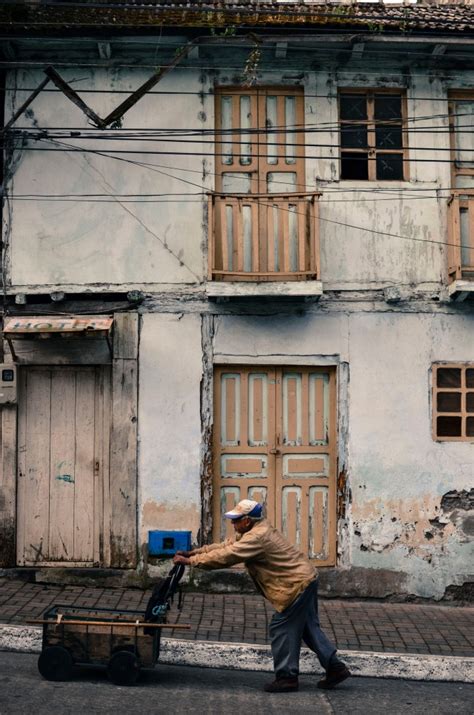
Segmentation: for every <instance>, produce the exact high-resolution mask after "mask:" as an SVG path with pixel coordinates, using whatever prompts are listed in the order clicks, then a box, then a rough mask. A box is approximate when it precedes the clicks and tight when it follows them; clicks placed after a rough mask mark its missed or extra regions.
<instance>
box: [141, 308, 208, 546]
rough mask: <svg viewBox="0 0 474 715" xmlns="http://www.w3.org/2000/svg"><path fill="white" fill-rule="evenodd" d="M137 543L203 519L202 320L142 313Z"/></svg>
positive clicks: (193, 528)
mask: <svg viewBox="0 0 474 715" xmlns="http://www.w3.org/2000/svg"><path fill="white" fill-rule="evenodd" d="M139 374H140V387H139V409H138V425H139V465H138V475H139V479H138V483H139V508H138V519H139V543H140V544H144V543H146V542H147V540H148V535H147V532H148V530H149V529H176V528H178V529H186V530H191V531H192V532H193V539H194V541H196V536H197V531H198V529H199V527H200V518H201V481H200V446H201V425H200V381H201V374H202V359H201V320H200V317H199V316H196V315H182V316H177V315H163V314H161V315H158V314H153V315H144V316H142V326H141V337H140V365H139Z"/></svg>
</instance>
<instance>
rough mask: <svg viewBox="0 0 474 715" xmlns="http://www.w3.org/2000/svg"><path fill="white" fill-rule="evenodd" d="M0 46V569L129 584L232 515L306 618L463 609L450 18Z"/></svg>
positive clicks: (464, 487)
mask: <svg viewBox="0 0 474 715" xmlns="http://www.w3.org/2000/svg"><path fill="white" fill-rule="evenodd" d="M0 25H1V32H2V34H3V35H4V42H3V61H2V63H1V66H2V67H3V71H4V126H5V131H4V133H3V144H4V164H3V178H4V184H3V185H4V197H3V262H2V276H3V286H4V287H3V310H4V341H3V346H4V363H5V364H8V365H16V377H17V382H18V397H17V400H16V401H15V402H14V403H10V404H7V405H5V406H3V408H2V461H1V470H0V525H1V528H2V542H1V543H2V547H1V559H2V565H3V566H4V567H7V568H10V567H24V568H40V567H41V568H52V567H55V566H56V567H57V566H61V567H74V566H75V567H85V568H92V567H97V566H99V567H104V568H121V569H129V570H133V571H138V572H143V571H146V570H149V571H150V572H153V568H154V566H153V565H151V562H150V561H149V559H148V557H147V538H148V537H147V535H148V530H150V529H190V530H192V534H193V540H194V542H196V543H197V542H206V541H209V540H211V539H220V537H221V536H224V535H225V528H226V525H225V523H224V522H223V520H222V518H221V514H222V512H223V510H225V509H227V508H229V507H230V506H232V505H233V504H234V503H235V502H236V501H238V500H239V499H240V498H244V497H247V496H249V497H251V498H257V499H259V500H263V501H264V502H265V504H266V510H267V515H268V516H269V518H270V519H271V520H272V521H273V522H274V523H275V524H276V525H278V526H279V527H280V528H282V530H283V531H284V532H285V533H286V534H287V536H288V538H290V539H291V540H292V541H294V542H295V543H298V544H299V546H300V547H301V549H302V550H303V551H305V552H306V553H308V555H309V556H310V557H311V558H312V559H313V560H314V562H315V564H316V565H318V566H320V567H321V580H322V584H323V590H324V591H325V592H326V593H328V594H330V595H352V596H364V597H365V596H367V597H371V596H372V597H387V596H397V597H407V596H409V597H422V598H435V599H442V598H452V597H463V598H465V597H466V596H467V593H468V589H469V583H470V582H472V556H473V549H472V535H473V532H474V514H473V511H472V508H473V504H472V487H473V477H474V459H473V441H474V311H473V305H474V303H473V302H472V298H473V297H474V223H473V219H472V216H473V215H474V210H473V208H472V207H473V206H474V198H473V197H474V150H473V148H472V147H473V143H472V136H473V132H474V120H473V117H474V55H473V52H472V48H473V45H474V34H473V31H474V10H473V8H472V7H470V6H469V5H468V4H464V3H457V4H456V3H453V4H452V5H446V4H444V3H418V4H417V5H410V4H407V5H401V6H398V5H395V6H392V5H383V4H378V5H374V4H371V5H365V4H364V5H362V4H360V5H359V4H355V3H335V2H328V3H326V4H323V3H321V4H316V3H309V2H308V3H305V4H294V3H267V4H264V3H258V2H257V3H252V4H247V3H242V4H241V5H239V4H237V5H235V4H234V5H227V3H219V4H217V3H216V4H214V3H213V2H209V3H206V4H205V5H203V4H202V3H187V4H186V5H183V4H181V3H179V2H177V3H169V4H168V3H151V4H148V5H147V6H144V5H142V4H141V3H134V5H133V6H127V7H125V4H124V3H120V2H113V3H108V4H102V3H95V4H94V3H83V4H82V5H81V7H80V8H79V7H77V8H76V7H74V5H72V6H71V5H66V4H62V3H61V2H58V3H48V2H43V3H39V4H37V3H35V4H33V3H12V4H11V5H10V6H7V5H6V6H4V7H2V8H1V9H0ZM7 33H8V35H9V37H8V40H7ZM137 88H142V90H141V91H139V92H138V94H134V93H135V92H136V90H137ZM130 97H131V99H129V98H130ZM123 102H125V104H122V103H123ZM470 572H471V575H470Z"/></svg>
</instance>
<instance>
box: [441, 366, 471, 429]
mask: <svg viewBox="0 0 474 715" xmlns="http://www.w3.org/2000/svg"><path fill="white" fill-rule="evenodd" d="M443 368H454V369H457V370H461V385H460V387H439V386H438V384H437V382H438V381H437V376H438V370H440V369H443ZM467 370H474V362H434V363H433V364H432V365H431V372H432V377H431V403H432V404H431V408H432V437H433V440H434V441H435V442H474V435H467V434H466V422H467V418H468V417H471V418H472V419H474V412H468V410H467V404H466V403H467V394H468V393H470V392H472V393H474V386H473V387H468V386H467V381H466V372H467ZM453 392H454V393H458V394H460V396H461V409H460V411H459V412H454V411H445V412H441V411H439V410H438V407H437V403H438V401H437V396H438V395H439V394H443V393H453ZM450 416H451V417H460V418H461V434H460V435H438V427H437V419H438V417H450Z"/></svg>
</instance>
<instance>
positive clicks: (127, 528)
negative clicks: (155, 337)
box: [110, 312, 138, 568]
mask: <svg viewBox="0 0 474 715" xmlns="http://www.w3.org/2000/svg"><path fill="white" fill-rule="evenodd" d="M114 320H115V322H114V359H113V362H112V432H111V438H110V514H111V517H110V519H111V524H110V552H111V566H113V567H116V568H134V567H135V566H136V564H137V409H138V404H137V401H138V314H137V313H135V312H133V313H116V314H115V316H114Z"/></svg>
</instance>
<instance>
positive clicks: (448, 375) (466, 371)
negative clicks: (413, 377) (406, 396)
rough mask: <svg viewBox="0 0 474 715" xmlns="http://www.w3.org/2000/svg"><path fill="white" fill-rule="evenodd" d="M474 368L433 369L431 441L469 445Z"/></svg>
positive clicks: (472, 429) (473, 410) (472, 431)
mask: <svg viewBox="0 0 474 715" xmlns="http://www.w3.org/2000/svg"><path fill="white" fill-rule="evenodd" d="M473 377H474V368H473V367H472V363H471V365H459V364H458V365H434V366H433V437H434V439H439V440H443V441H445V440H447V441H449V440H452V441H472V438H473V437H474V390H473V389H472V388H471V389H469V388H470V387H471V385H472V383H473Z"/></svg>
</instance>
